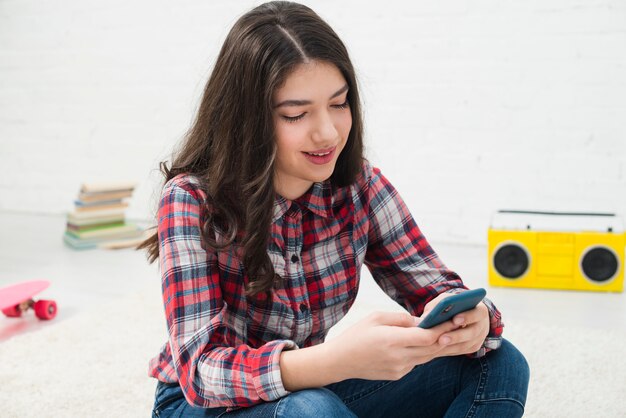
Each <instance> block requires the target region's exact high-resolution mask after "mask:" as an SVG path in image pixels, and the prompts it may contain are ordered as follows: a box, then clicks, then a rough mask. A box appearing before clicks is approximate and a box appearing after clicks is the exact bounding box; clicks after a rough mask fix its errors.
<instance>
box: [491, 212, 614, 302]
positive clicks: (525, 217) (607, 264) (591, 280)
mask: <svg viewBox="0 0 626 418" xmlns="http://www.w3.org/2000/svg"><path fill="white" fill-rule="evenodd" d="M625 248H626V236H625V235H624V227H623V224H622V221H621V219H620V218H619V217H617V216H616V215H614V214H606V213H558V212H528V211H514V210H502V211H499V212H497V213H496V214H495V215H494V217H493V218H492V222H491V227H490V229H489V284H491V285H493V286H506V287H526V288H539V289H568V290H591V291H600V292H621V291H623V289H624V250H625Z"/></svg>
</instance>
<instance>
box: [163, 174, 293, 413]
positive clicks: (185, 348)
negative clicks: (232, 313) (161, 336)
mask: <svg viewBox="0 0 626 418" xmlns="http://www.w3.org/2000/svg"><path fill="white" fill-rule="evenodd" d="M199 199H200V197H199V194H198V190H197V187H196V186H194V185H192V184H190V183H188V182H181V181H178V182H176V181H173V182H170V183H168V184H166V186H165V188H164V191H163V194H162V197H161V201H160V205H159V211H158V219H159V224H158V237H159V246H160V247H159V250H160V254H159V259H160V265H161V276H162V277H161V278H162V290H163V302H164V305H165V315H166V320H167V326H168V332H169V344H170V348H171V352H172V357H173V362H174V368H175V370H176V373H177V375H178V379H179V384H180V386H181V388H182V391H183V393H184V395H185V398H186V399H187V401H188V402H189V403H190V404H191V405H194V406H199V407H204V408H209V407H211V408H213V407H223V406H226V407H230V408H234V407H246V406H251V405H254V404H257V403H260V402H261V401H272V400H275V399H278V398H280V397H283V396H285V395H286V394H288V392H287V391H286V390H285V388H284V387H283V383H282V380H281V374H280V366H279V358H280V354H281V352H282V350H283V349H286V348H297V347H296V345H295V343H293V342H292V341H272V342H269V343H267V344H265V345H263V346H261V347H259V348H252V347H249V346H247V345H239V346H237V347H231V346H227V344H226V339H225V322H224V315H225V313H226V304H225V303H224V301H223V299H222V293H221V288H220V284H219V277H220V274H219V271H218V263H217V254H216V253H215V252H212V251H206V250H205V249H204V248H203V246H202V244H201V237H200V213H201V211H200V209H201V205H200V203H199Z"/></svg>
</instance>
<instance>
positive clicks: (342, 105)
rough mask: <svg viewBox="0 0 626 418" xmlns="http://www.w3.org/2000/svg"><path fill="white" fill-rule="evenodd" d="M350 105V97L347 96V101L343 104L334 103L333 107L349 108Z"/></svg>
mask: <svg viewBox="0 0 626 418" xmlns="http://www.w3.org/2000/svg"><path fill="white" fill-rule="evenodd" d="M348 106H350V102H348V99H347V98H346V101H345V102H343V103H342V104H338V105H333V107H334V108H335V109H345V108H347V107H348Z"/></svg>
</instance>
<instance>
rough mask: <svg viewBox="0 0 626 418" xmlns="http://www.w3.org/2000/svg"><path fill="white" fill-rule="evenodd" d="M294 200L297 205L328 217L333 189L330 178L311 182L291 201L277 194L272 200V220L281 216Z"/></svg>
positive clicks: (330, 213)
mask: <svg viewBox="0 0 626 418" xmlns="http://www.w3.org/2000/svg"><path fill="white" fill-rule="evenodd" d="M294 202H295V203H297V204H298V205H299V206H302V207H305V208H307V209H308V210H310V211H311V212H313V213H315V214H316V215H319V216H321V217H323V218H330V217H331V216H332V213H333V212H332V207H333V190H332V186H331V184H330V180H326V181H323V182H318V183H313V186H311V187H310V188H309V190H307V191H306V193H304V194H303V195H302V196H300V197H299V198H297V199H295V200H293V201H292V200H288V199H285V198H284V197H282V196H280V195H278V194H277V195H276V199H275V200H274V216H273V218H272V221H274V222H275V221H276V220H277V219H278V218H280V217H281V216H283V215H284V214H285V212H287V211H288V210H289V208H290V207H291V205H292V204H293V203H294Z"/></svg>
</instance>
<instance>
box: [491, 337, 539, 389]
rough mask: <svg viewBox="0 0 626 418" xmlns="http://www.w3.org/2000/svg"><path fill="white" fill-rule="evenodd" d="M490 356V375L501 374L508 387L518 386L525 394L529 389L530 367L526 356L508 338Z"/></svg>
mask: <svg viewBox="0 0 626 418" xmlns="http://www.w3.org/2000/svg"><path fill="white" fill-rule="evenodd" d="M493 354H494V355H493V356H490V358H489V360H488V361H489V368H490V369H491V370H490V375H496V376H500V378H501V379H502V380H503V382H502V383H504V384H506V385H507V386H508V387H517V389H518V391H519V392H520V393H523V394H524V396H525V394H526V392H527V390H528V381H529V380H530V367H529V365H528V361H526V357H524V355H523V354H522V353H521V352H520V351H519V350H518V349H517V347H515V346H514V345H513V344H511V343H510V342H509V341H507V340H502V345H501V346H500V348H499V349H497V350H496V351H495V352H494V353H493Z"/></svg>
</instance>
